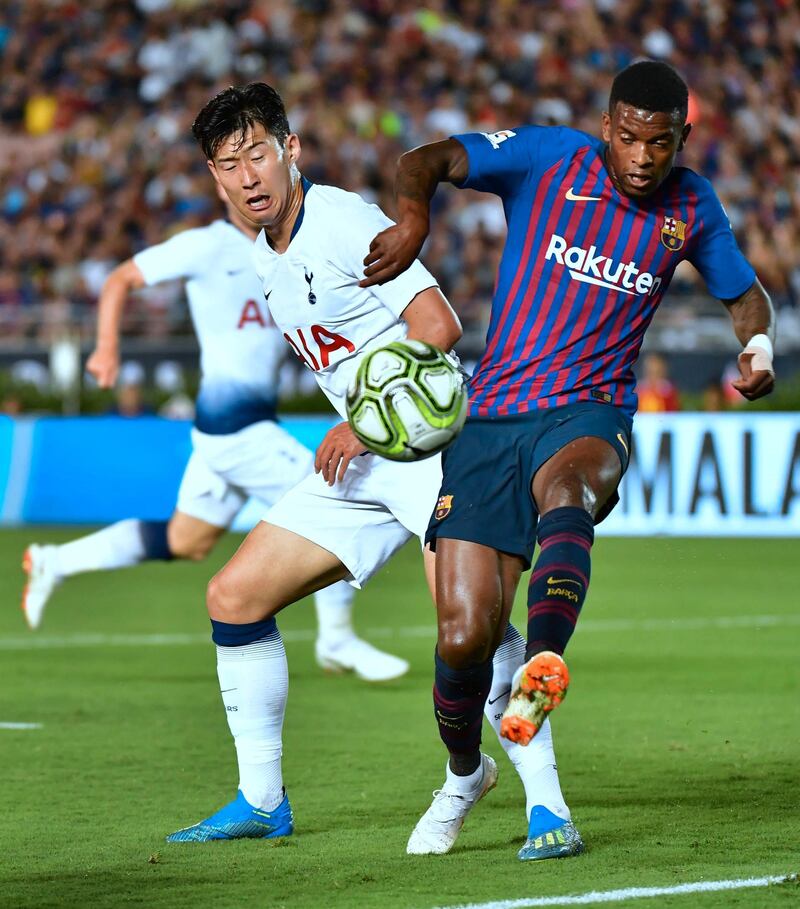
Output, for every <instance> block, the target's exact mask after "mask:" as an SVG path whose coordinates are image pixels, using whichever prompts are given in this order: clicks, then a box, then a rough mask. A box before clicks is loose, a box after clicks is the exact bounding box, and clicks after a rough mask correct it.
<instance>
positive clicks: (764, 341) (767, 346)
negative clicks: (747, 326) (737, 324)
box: [745, 335, 775, 360]
mask: <svg viewBox="0 0 800 909" xmlns="http://www.w3.org/2000/svg"><path fill="white" fill-rule="evenodd" d="M748 347H760V348H761V349H762V350H763V351H765V352H766V354H767V356H768V357H769V358H770V360H772V359H774V357H775V351H774V350H773V347H772V341H770V339H769V338H768V337H767V335H753V337H752V338H750V340H749V341H748V342H747V344H746V345H745V349H746V348H748Z"/></svg>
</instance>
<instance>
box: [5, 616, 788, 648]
mask: <svg viewBox="0 0 800 909" xmlns="http://www.w3.org/2000/svg"><path fill="white" fill-rule="evenodd" d="M781 625H800V615H732V616H697V617H695V618H690V619H608V620H605V619H584V620H583V621H581V622H580V623H579V626H578V627H579V629H580V632H581V633H582V634H583V633H587V634H595V633H597V632H609V631H611V632H617V631H694V630H696V629H702V628H721V629H724V628H759V627H765V628H776V627H779V626H781ZM435 634H436V628H435V626H434V625H407V626H405V627H403V628H387V627H385V626H384V627H380V628H367V629H365V631H364V636H365V637H366V638H367V639H368V640H373V639H375V638H386V639H390V638H430V639H431V640H433V638H434V636H435ZM281 636H282V637H283V640H284V641H285V642H286V643H287V644H299V643H307V642H309V641H313V640H314V639H315V638H316V636H317V634H316V631H314V630H312V629H310V628H296V629H292V628H290V629H287V630H286V631H282V632H281ZM210 640H211V632H210V631H209V632H208V633H207V634H206V633H203V634H183V633H180V634H100V633H98V634H70V635H50V636H47V635H39V634H27V635H17V636H11V637H6V638H0V650H50V649H55V648H62V647H175V646H182V645H189V644H208V643H209V642H210Z"/></svg>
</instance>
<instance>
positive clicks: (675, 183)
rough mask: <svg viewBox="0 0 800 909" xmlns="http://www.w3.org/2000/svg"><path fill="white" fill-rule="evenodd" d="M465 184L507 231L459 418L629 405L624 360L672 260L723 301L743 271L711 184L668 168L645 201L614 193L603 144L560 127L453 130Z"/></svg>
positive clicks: (747, 270) (748, 274) (631, 359)
mask: <svg viewBox="0 0 800 909" xmlns="http://www.w3.org/2000/svg"><path fill="white" fill-rule="evenodd" d="M454 138H455V139H457V140H458V141H459V142H461V143H462V144H463V145H464V147H465V148H466V150H467V155H468V158H469V173H468V176H467V178H466V180H465V181H464V183H463V184H461V185H462V187H464V188H471V189H476V190H481V191H484V192H491V193H495V194H496V195H498V196H500V198H501V199H502V200H503V207H504V209H505V216H506V222H507V224H508V236H507V238H506V243H505V248H504V250H503V256H502V259H501V262H500V269H499V272H498V275H497V284H496V288H495V293H494V298H493V300H492V309H491V317H490V322H489V329H488V332H487V337H486V350H485V351H484V353H483V356H482V357H481V360H480V362H479V364H478V366H477V368H476V370H475V373H474V375H473V377H472V380H471V382H470V414H471V415H472V416H492V417H501V416H505V415H512V414H522V413H526V412H528V411H531V410H534V409H537V408H545V407H559V406H562V405H564V404H570V403H572V402H575V401H591V400H596V401H603V402H606V403H610V404H615V405H617V406H619V407H621V408H622V409H624V410H625V411H626V412H627V413H628V414H630V415H631V416H632V415H633V414H634V412H635V411H636V393H635V391H634V386H635V379H634V374H633V364H634V363H635V361H636V359H637V357H638V355H639V349H640V347H641V344H642V339H643V337H644V333H645V330H646V329H647V326H648V325H649V324H650V320H651V319H652V318H653V314H654V313H655V310H656V307H657V306H658V304H659V302H660V301H661V299H662V297H663V296H664V293H665V292H666V290H667V287H668V286H669V282H670V280H671V278H672V275H673V273H674V271H675V268H676V267H677V265H678V263H679V262H681V261H682V260H684V259H688V260H689V261H690V262H691V263H692V264H694V265H695V266H696V267H697V269H698V270H699V271H700V273H701V274H702V276H703V278H704V279H705V281H706V284H707V286H708V289H709V291H710V292H711V293H712V294H713V295H714V296H716V297H718V298H720V299H722V300H728V299H733V298H735V297H738V296H740V295H741V294H743V293H744V292H745V291H746V290H748V289H749V288H750V287H751V286H752V284H753V282H754V281H755V277H756V276H755V272H754V271H753V268H752V266H751V265H750V264H749V263H748V261H747V260H746V259H745V258H744V256H743V254H742V252H741V251H740V249H739V247H738V246H737V244H736V240H735V238H734V236H733V232H732V230H731V227H730V224H729V222H728V218H727V216H726V215H725V211H724V209H723V208H722V205H721V204H720V202H719V200H718V199H717V196H716V194H715V193H714V190H713V189H712V187H711V184H710V183H709V182H708V180H706V179H705V178H703V177H701V176H699V175H698V174H696V173H695V172H694V171H692V170H689V169H688V168H685V167H675V168H673V169H672V171H671V172H670V173H669V175H668V176H667V178H666V179H665V180H664V182H663V183H662V185H661V186H660V187H659V188H658V190H657V191H656V192H655V193H654V194H653V195H652V196H650V197H648V198H647V199H644V200H634V199H629V198H628V197H626V196H623V195H621V194H620V193H618V192H617V190H616V189H615V188H614V185H613V184H612V182H611V178H610V176H609V174H608V171H607V170H606V167H605V163H604V151H605V144H604V143H603V142H602V141H601V140H600V139H597V138H595V137H593V136H590V135H588V134H587V133H583V132H579V131H578V130H574V129H569V128H567V127H561V126H556V127H542V126H522V127H519V128H517V129H513V130H503V131H501V132H498V133H469V134H466V135H460V136H454Z"/></svg>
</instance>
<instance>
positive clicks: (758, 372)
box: [722, 279, 775, 401]
mask: <svg viewBox="0 0 800 909" xmlns="http://www.w3.org/2000/svg"><path fill="white" fill-rule="evenodd" d="M722 302H723V303H724V304H725V306H726V307H727V309H728V312H729V313H730V316H731V319H732V321H733V330H734V331H735V332H736V337H737V338H738V339H739V341H740V342H741V344H742V346H743V347H744V350H743V351H742V352H741V353H740V354H739V361H738V365H739V372H740V373H741V374H742V377H741V378H740V379H737V380H736V381H735V382H732V383H731V384H732V385H733V387H734V388H735V389H736V390H737V391H738V392H739V394H741V395H742V396H743V397H745V398H747V400H748V401H755V400H756V398H763V397H764V395H768V394H769V393H770V392H771V391H772V389H773V388H774V386H775V370H774V369H773V367H772V345H773V343H774V341H775V312H774V310H773V308H772V302H771V301H770V298H769V296H768V295H767V292H766V291H765V290H764V288H763V286H762V284H761V282H760V281H759V280H758V279H756V281H755V283H754V284H753V285H752V287H750V289H749V290H746V291H745V292H744V293H743V294H742V295H741V297H737V298H736V299H735V300H723V301H722Z"/></svg>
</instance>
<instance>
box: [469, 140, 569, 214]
mask: <svg viewBox="0 0 800 909" xmlns="http://www.w3.org/2000/svg"><path fill="white" fill-rule="evenodd" d="M557 133H558V130H556V129H555V128H553V127H546V126H520V127H517V128H515V129H503V130H500V132H497V133H464V134H462V135H459V136H453V137H452V138H453V139H456V140H457V141H459V142H460V143H461V144H462V145H463V146H464V148H465V149H466V150H467V157H468V159H469V173H468V174H467V179H466V180H464V182H463V183H462V184H461V185H460V188H461V189H477V190H480V191H481V192H487V193H495V194H496V195H498V196H501V197H506V196H512V195H514V193H515V192H516V191H517V190H518V189H519V188H520V186H522V184H523V183H525V182H526V180H527V179H528V177H529V176H530V175H531V174H532V173H533V174H535V173H537V172H539V171H540V170H541V169H542V161H543V149H544V146H545V144H546V143H548V141H549V140H552V139H554V138H556V134H557ZM545 166H546V165H545Z"/></svg>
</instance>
